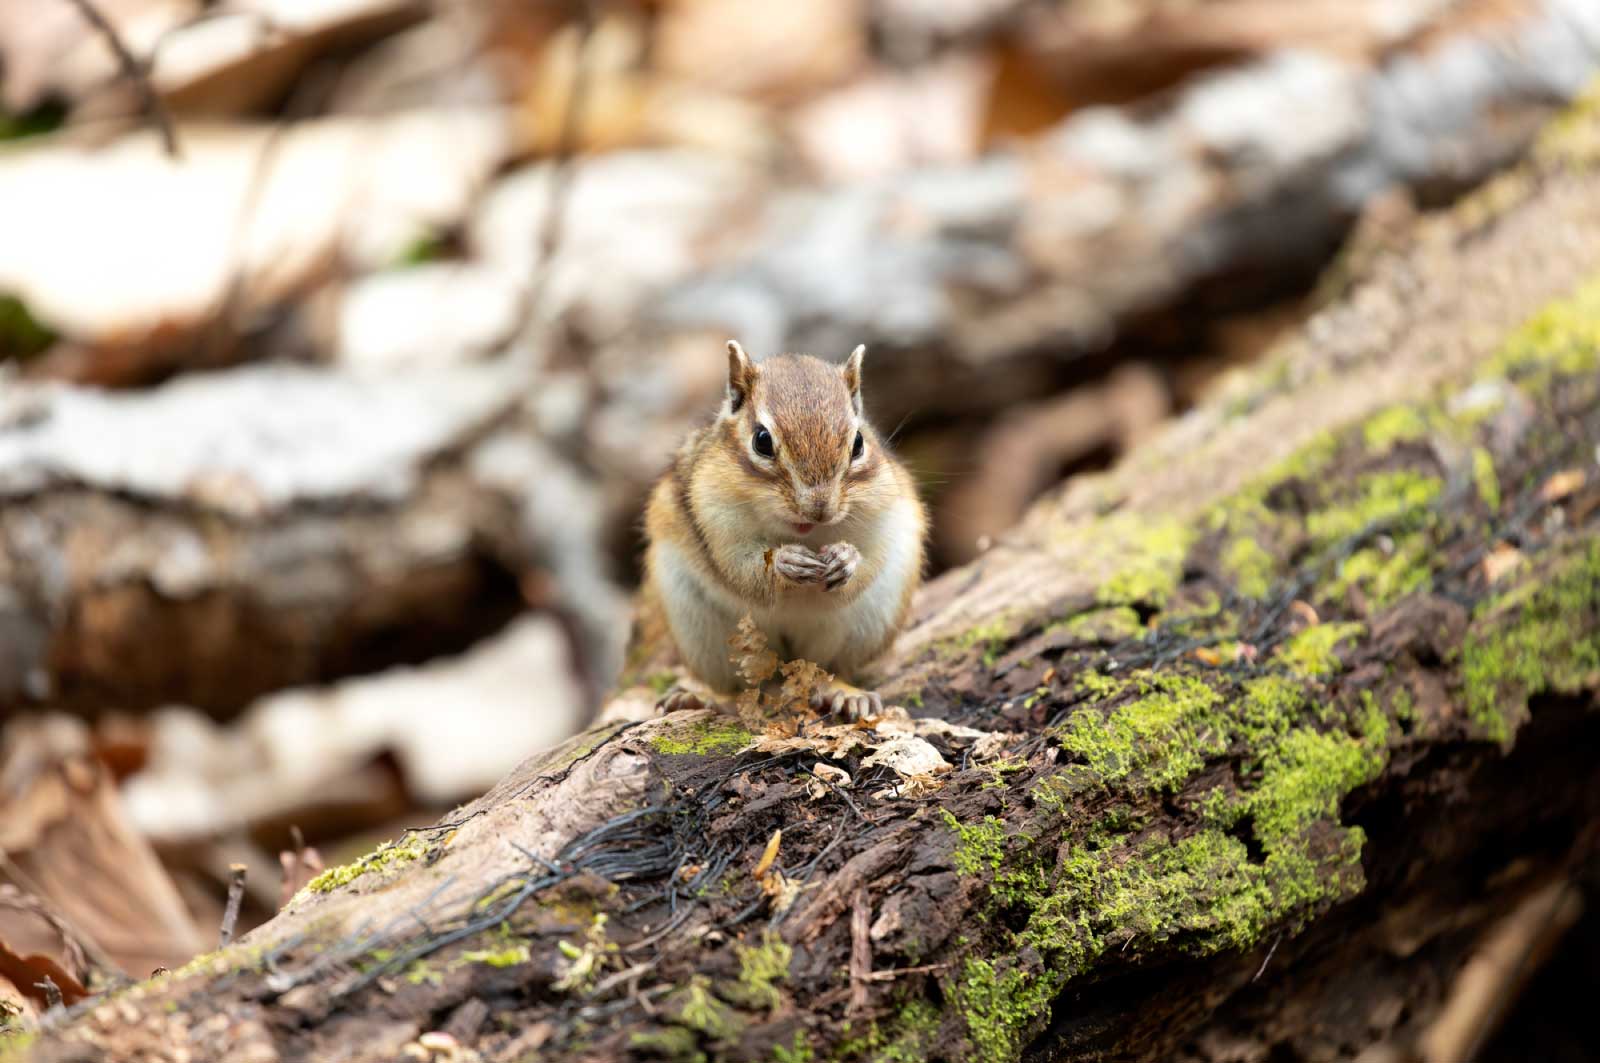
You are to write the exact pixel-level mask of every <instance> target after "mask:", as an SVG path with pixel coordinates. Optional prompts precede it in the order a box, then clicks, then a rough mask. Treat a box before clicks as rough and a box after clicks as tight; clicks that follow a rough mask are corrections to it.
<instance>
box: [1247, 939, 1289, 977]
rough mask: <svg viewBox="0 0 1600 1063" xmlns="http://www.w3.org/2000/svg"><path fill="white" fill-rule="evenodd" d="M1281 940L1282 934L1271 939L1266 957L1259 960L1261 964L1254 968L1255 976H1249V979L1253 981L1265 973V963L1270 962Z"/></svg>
mask: <svg viewBox="0 0 1600 1063" xmlns="http://www.w3.org/2000/svg"><path fill="white" fill-rule="evenodd" d="M1282 940H1283V935H1282V934H1279V935H1278V936H1277V937H1275V938H1273V939H1272V947H1271V948H1270V949H1268V950H1267V955H1266V958H1265V959H1263V960H1262V961H1261V966H1260V967H1259V968H1258V969H1257V970H1256V973H1255V977H1254V978H1251V979H1250V981H1252V982H1254V981H1256V979H1258V978H1260V977H1261V976H1262V975H1264V974H1266V973H1267V964H1269V963H1271V962H1272V957H1273V955H1274V954H1275V953H1276V952H1277V951H1278V943H1279V942H1281V941H1282Z"/></svg>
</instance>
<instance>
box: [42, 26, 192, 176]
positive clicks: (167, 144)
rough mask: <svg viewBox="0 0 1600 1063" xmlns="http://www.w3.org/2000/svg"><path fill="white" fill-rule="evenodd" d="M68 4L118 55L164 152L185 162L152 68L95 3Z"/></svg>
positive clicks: (120, 64) (125, 74)
mask: <svg viewBox="0 0 1600 1063" xmlns="http://www.w3.org/2000/svg"><path fill="white" fill-rule="evenodd" d="M67 3H69V4H71V5H72V6H73V7H75V8H77V9H78V13H79V14H80V15H82V16H83V17H84V19H85V20H86V21H87V22H88V23H89V24H90V25H92V26H93V27H94V28H95V29H96V30H97V31H98V32H99V34H100V36H102V37H104V38H105V41H106V43H107V44H108V45H110V46H111V50H112V51H113V52H115V53H116V56H117V64H118V65H119V66H121V67H122V75H123V76H124V77H126V78H127V79H128V80H129V81H131V82H133V86H134V88H135V89H137V90H138V92H139V100H140V103H141V105H142V106H143V109H144V113H145V115H146V116H147V117H149V119H150V121H151V122H152V123H154V124H155V127H156V130H157V131H158V132H159V133H160V134H161V147H162V148H163V150H165V151H166V153H167V155H168V156H169V157H170V158H173V159H180V158H182V157H183V153H182V152H181V151H180V150H178V132H177V130H176V129H175V128H174V127H173V124H172V114H171V112H169V111H168V110H167V105H166V104H165V103H163V102H162V100H161V94H160V93H158V92H157V91H156V87H155V85H154V84H152V83H151V81H150V69H149V67H148V66H147V65H146V64H145V63H144V62H142V61H140V59H139V57H138V56H136V55H134V54H133V52H132V51H131V50H130V49H129V48H128V43H127V42H126V41H124V40H123V39H122V34H121V33H119V32H117V27H116V26H114V25H113V24H112V23H111V20H110V19H108V18H106V16H105V15H104V13H102V12H101V11H100V9H99V8H97V7H95V6H94V3H93V2H92V0H67Z"/></svg>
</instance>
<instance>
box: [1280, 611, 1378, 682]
mask: <svg viewBox="0 0 1600 1063" xmlns="http://www.w3.org/2000/svg"><path fill="white" fill-rule="evenodd" d="M1364 630H1365V627H1364V625H1362V624H1353V623H1347V624H1312V625H1311V626H1310V627H1308V628H1306V629H1305V630H1304V631H1301V632H1299V633H1297V634H1296V635H1294V636H1293V637H1292V638H1290V639H1289V641H1287V642H1285V643H1284V644H1283V645H1282V646H1280V647H1279V648H1278V651H1277V653H1276V654H1274V655H1273V656H1274V658H1275V659H1276V660H1277V661H1278V663H1279V664H1281V665H1283V666H1284V667H1285V668H1287V669H1288V670H1289V671H1290V672H1293V673H1294V674H1295V675H1298V676H1306V677H1308V678H1320V677H1322V676H1330V675H1333V674H1335V673H1337V672H1338V671H1339V670H1340V669H1341V668H1342V667H1343V665H1342V664H1341V663H1340V661H1339V657H1338V655H1337V654H1335V653H1334V649H1335V648H1336V647H1337V646H1338V645H1339V643H1340V642H1342V641H1344V640H1345V639H1347V638H1352V637H1354V636H1356V635H1359V634H1360V633H1361V632H1362V631H1364Z"/></svg>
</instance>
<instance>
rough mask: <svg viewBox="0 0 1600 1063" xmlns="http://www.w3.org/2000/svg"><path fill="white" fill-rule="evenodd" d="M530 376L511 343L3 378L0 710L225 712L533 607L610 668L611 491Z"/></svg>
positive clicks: (436, 645)
mask: <svg viewBox="0 0 1600 1063" xmlns="http://www.w3.org/2000/svg"><path fill="white" fill-rule="evenodd" d="M531 380H532V374H531V372H530V371H529V370H528V369H527V367H526V366H525V365H523V364H522V363H521V362H520V361H519V360H516V359H505V360H502V361H500V362H496V363H493V364H486V365H470V366H460V367H451V368H445V369H436V370H429V371H418V372H415V373H410V374H398V375H396V374H385V373H382V372H361V371H356V370H349V371H337V372H330V371H323V370H312V369H305V368H298V367H290V366H254V367H243V368H239V369H233V370H227V371H224V372H219V373H211V374H195V375H193V376H191V377H185V378H180V379H178V380H176V381H173V382H172V383H170V384H167V385H165V386H163V387H161V388H157V389H154V390H152V391H148V392H139V393H125V394H122V393H98V392H91V391H87V390H80V389H75V388H48V387H42V388H34V387H30V386H18V387H15V388H13V389H9V390H6V391H5V392H4V394H3V395H0V711H3V710H8V709H13V708H22V707H31V706H51V707H66V708H79V709H83V710H85V711H104V710H105V709H107V708H114V709H123V710H132V709H140V708H145V707H148V706H153V705H161V704H164V703H169V702H179V703H183V704H188V705H192V706H195V707H197V708H202V709H207V710H211V711H213V712H216V713H219V714H229V713H233V712H236V711H238V710H239V709H240V708H242V707H244V706H245V705H247V704H249V702H250V701H251V700H252V699H254V698H256V697H259V696H261V695H263V694H266V693H269V692H272V691H276V690H279V689H282V688H284V687H287V686H294V685H303V684H312V683H319V682H327V681H329V680H332V679H336V678H340V677H343V676H348V675H356V674H364V673H369V672H374V671H378V670H380V669H382V668H385V667H388V666H390V665H394V664H397V663H408V662H412V661H419V660H424V659H427V658H431V657H434V656H438V655H441V654H447V653H453V652H458V651H460V650H462V649H465V648H466V647H467V646H468V645H470V644H472V643H473V642H475V641H476V640H478V639H480V638H482V637H483V636H485V635H487V634H489V633H492V632H493V631H495V630H497V629H498V628H499V627H500V626H502V625H504V624H505V623H506V622H508V621H509V620H510V619H511V618H512V617H513V616H514V615H516V613H517V612H519V611H520V610H522V609H525V608H527V607H529V606H530V605H531V606H533V607H536V608H548V609H551V610H552V611H554V612H555V613H556V614H557V615H558V616H561V617H564V618H565V620H566V622H567V625H568V627H569V628H570V629H571V630H572V632H573V633H574V643H575V648H576V650H577V651H578V655H579V656H580V658H581V659H582V662H583V663H584V664H587V665H588V666H589V667H591V668H592V669H593V671H592V672H591V673H590V679H591V681H594V677H595V676H598V675H601V674H607V673H608V670H609V669H611V668H613V667H614V665H613V664H612V663H611V661H613V660H614V659H615V657H616V656H617V655H618V654H619V653H620V650H621V646H620V641H621V640H620V639H619V638H618V637H617V635H616V633H615V631H616V627H617V624H618V617H619V616H620V615H621V612H620V608H619V602H618V595H617V593H616V592H615V591H614V590H613V587H612V584H611V583H610V582H609V579H608V574H607V572H606V571H605V569H606V565H605V562H604V561H603V559H602V553H601V547H600V546H599V545H598V544H597V542H596V541H595V540H596V538H597V536H598V532H597V531H596V529H595V527H594V524H595V522H597V521H598V520H599V518H600V503H599V501H598V500H597V499H595V498H594V497H592V496H593V495H594V493H595V492H594V488H593V487H592V486H591V485H590V484H589V482H588V481H587V480H586V479H585V478H584V477H583V476H582V475H581V474H580V473H578V471H577V470H576V469H574V468H572V467H571V466H570V465H569V464H568V463H567V462H566V461H565V460H564V459H562V458H561V457H560V456H559V455H558V454H557V453H556V452H555V451H554V450H553V449H552V448H551V447H550V446H549V445H548V444H547V443H546V442H544V441H543V439H542V437H541V434H540V433H539V431H538V429H537V426H536V425H535V424H534V423H533V418H532V417H531V416H530V415H529V413H528V412H527V410H526V409H525V406H524V397H525V391H526V389H527V388H528V387H529V386H530V382H531ZM113 441H114V442H113ZM557 572H559V574H560V575H559V578H557V577H555V576H554V575H553V573H557Z"/></svg>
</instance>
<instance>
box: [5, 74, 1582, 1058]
mask: <svg viewBox="0 0 1600 1063" xmlns="http://www.w3.org/2000/svg"><path fill="white" fill-rule="evenodd" d="M1597 143H1600V103H1596V102H1591V104H1590V105H1589V106H1588V107H1587V109H1586V110H1581V111H1579V112H1577V113H1576V114H1574V115H1572V116H1571V117H1569V118H1567V119H1566V120H1565V121H1564V123H1563V124H1562V125H1561V126H1560V127H1559V128H1558V129H1557V130H1556V131H1555V132H1553V133H1552V134H1551V135H1550V136H1549V137H1548V138H1547V139H1546V140H1545V141H1544V142H1543V143H1542V144H1541V146H1540V148H1539V150H1538V151H1537V152H1536V153H1535V157H1534V159H1533V161H1532V162H1530V163H1529V164H1528V165H1526V166H1524V167H1523V168H1522V169H1520V170H1519V171H1517V172H1515V173H1513V174H1510V175H1508V176H1506V177H1504V178H1501V179H1499V180H1497V181H1495V182H1494V183H1492V184H1491V185H1489V186H1488V187H1487V188H1485V189H1484V190H1482V191H1481V192H1480V193H1477V194H1475V195H1474V196H1472V197H1470V198H1469V199H1467V200H1465V201H1463V202H1461V203H1459V204H1457V205H1456V206H1455V207H1453V208H1452V209H1450V210H1449V211H1447V212H1444V213H1442V214H1440V215H1437V216H1433V217H1429V218H1425V219H1423V220H1421V221H1419V222H1418V223H1417V224H1416V226H1415V228H1414V229H1413V231H1412V232H1411V233H1410V234H1409V236H1408V238H1407V239H1406V240H1405V242H1404V247H1403V249H1402V250H1400V251H1397V252H1393V253H1383V254H1379V255H1378V256H1377V257H1376V258H1375V259H1374V260H1373V261H1372V262H1370V263H1369V264H1368V266H1367V267H1366V270H1367V271H1366V273H1365V275H1364V276H1363V277H1361V278H1359V279H1358V280H1357V281H1356V282H1355V283H1354V284H1353V285H1352V286H1351V288H1350V290H1349V294H1348V295H1347V296H1346V297H1345V298H1343V299H1342V300H1341V301H1340V302H1338V303H1337V304H1335V305H1332V306H1330V307H1328V308H1326V309H1325V310H1324V311H1322V312H1321V313H1319V314H1318V315H1317V316H1316V317H1315V318H1314V319H1313V320H1312V321H1311V322H1310V323H1309V324H1308V326H1307V327H1306V328H1305V330H1304V331H1303V332H1302V333H1301V334H1300V335H1298V336H1297V337H1296V338H1295V339H1294V340H1293V341H1292V342H1290V343H1288V344H1287V345H1285V346H1284V347H1283V348H1282V349H1280V350H1279V351H1277V352H1276V354H1275V356H1274V357H1273V358H1272V359H1271V360H1270V362H1269V364H1268V365H1267V366H1266V367H1265V368H1264V369H1262V370H1261V371H1260V372H1256V373H1254V374H1252V375H1251V376H1250V377H1249V378H1248V379H1246V380H1244V381H1242V382H1241V383H1239V384H1238V386H1236V387H1235V388H1234V389H1233V390H1231V391H1230V392H1227V393H1224V394H1222V395H1220V396H1219V397H1218V398H1217V399H1216V400H1215V401H1213V402H1211V403H1209V404H1207V405H1206V406H1204V407H1203V408H1201V409H1200V410H1198V411H1196V412H1195V413H1194V414H1192V415H1190V416H1189V417H1187V418H1185V419H1184V420H1182V421H1181V422H1179V423H1178V424H1177V425H1175V426H1174V427H1173V428H1172V429H1171V430H1170V431H1168V432H1167V433H1165V434H1164V435H1162V436H1161V437H1160V438H1158V439H1156V440H1154V441H1152V442H1150V443H1148V444H1147V445H1145V446H1143V447H1141V448H1140V449H1138V450H1137V451H1136V452H1135V453H1134V454H1133V455H1132V456H1131V457H1130V458H1129V459H1128V460H1127V461H1125V462H1123V463H1122V464H1121V465H1120V466H1119V467H1118V468H1117V469H1115V470H1114V471H1112V472H1111V473H1109V474H1107V475H1105V476H1102V477H1097V478H1093V479H1087V480H1081V481H1078V482H1075V483H1074V484H1073V485H1072V486H1071V487H1070V488H1069V489H1067V490H1066V491H1065V492H1064V493H1062V494H1060V495H1059V496H1058V497H1053V498H1050V499H1047V500H1045V501H1044V502H1042V503H1040V504H1039V505H1038V506H1036V507H1035V508H1034V509H1033V510H1032V511H1031V513H1030V515H1029V517H1028V518H1027V519H1026V520H1025V521H1024V523H1023V524H1022V525H1021V526H1020V527H1019V528H1017V529H1016V530H1015V531H1013V532H1012V533H1010V534H1008V535H1007V536H1005V537H1003V538H1002V539H1001V541H999V542H998V543H997V544H996V545H995V546H994V547H993V548H992V549H991V550H989V551H988V552H986V553H985V554H984V555H982V556H981V557H980V558H979V559H978V560H977V561H975V562H974V563H972V564H971V565H969V566H967V567H965V568H962V569H958V570H955V571H952V572H950V573H947V574H946V575H944V576H943V577H941V578H940V579H938V580H937V581H935V582H934V583H932V584H931V585H930V586H929V587H928V588H927V589H926V590H925V592H924V593H923V595H922V596H921V598H920V599H919V601H918V604H917V609H916V615H915V621H914V624H913V626H912V627H911V629H910V630H909V631H908V632H907V633H906V634H905V636H904V637H903V639H902V640H901V642H900V644H899V646H898V647H897V648H896V650H895V652H894V653H893V655H892V657H891V659H890V660H889V661H887V662H886V664H885V665H884V668H883V676H882V681H881V684H880V689H881V690H882V691H884V693H885V695H886V700H887V701H890V702H894V703H896V704H898V705H901V706H904V707H906V708H907V709H909V715H910V716H914V717H917V718H918V719H911V718H899V719H895V718H891V719H886V720H884V721H880V722H879V723H878V724H877V725H876V728H875V729H850V728H823V727H819V726H818V725H816V724H811V725H810V726H809V727H806V728H804V729H801V730H800V731H799V732H798V733H795V730H796V729H795V727H794V726H793V725H792V723H791V724H790V725H788V726H778V727H775V728H774V729H773V730H772V731H770V732H764V733H755V732H753V731H751V730H749V729H747V727H746V726H744V725H743V724H742V723H740V722H737V721H735V720H733V719H732V718H729V717H719V716H713V715H708V714H705V713H681V714H675V715H673V716H669V717H666V718H644V719H637V717H638V716H640V715H647V714H641V713H639V712H638V709H639V708H640V707H641V706H643V707H648V704H649V701H650V697H651V688H652V686H658V685H659V684H661V683H662V682H665V681H667V680H669V679H670V675H671V673H670V672H669V671H666V670H664V665H665V664H666V663H667V659H666V658H665V657H663V656H662V655H660V654H651V653H649V652H642V653H640V654H639V655H638V657H637V659H635V660H634V661H632V662H631V664H630V672H629V674H628V676H627V682H628V683H629V684H631V685H630V686H628V688H627V689H625V690H624V691H623V693H622V694H620V695H618V698H617V699H616V700H615V701H614V702H613V704H612V705H611V706H610V707H609V709H608V712H609V714H610V719H609V721H608V722H605V723H603V724H601V725H600V726H599V727H597V728H596V729H594V730H592V731H590V732H589V733H587V734H585V735H582V736H580V737H578V738H576V739H574V740H572V741H571V742H569V743H567V744H566V745H564V746H562V747H560V748H558V749H556V750H553V751H549V752H546V753H541V754H539V755H537V756H534V757H532V758H531V759H530V760H528V761H527V762H526V763H525V764H524V765H522V766H521V767H520V768H519V769H518V770H517V771H515V772H514V773H513V774H512V775H510V776H509V777H507V778H506V779H505V780H504V781H503V782H502V783H501V784H500V785H499V786H497V787H496V788H495V789H494V790H493V791H491V792H490V793H488V794H486V795H485V796H484V797H483V798H481V799H479V800H478V801H476V802H474V803H472V804H470V805H468V806H466V807H464V808H462V809H460V810H458V811H457V812H456V813H454V814H452V815H451V816H448V817H447V818H446V819H445V820H443V821H442V822H440V823H437V824H435V825H433V826H430V827H424V828H420V829H417V830H415V831H411V832H408V833H407V834H406V835H405V837H404V838H403V839H401V840H399V841H398V842H396V843H394V844H392V845H391V846H388V847H386V848H383V849H380V850H378V851H377V852H374V853H372V854H370V855H369V856H368V857H366V858H364V859H363V860H361V861H358V862H356V863H354V864H351V865H347V866H345V867H342V868H337V869H333V870H330V871H329V872H326V873H325V874H324V875H322V876H320V877H319V878H318V879H317V880H315V881H313V882H312V883H311V884H310V885H309V886H308V887H307V888H306V889H305V890H304V891H302V892H301V893H300V894H299V895H298V896H297V897H296V898H295V899H294V900H293V901H292V902H291V903H290V904H289V905H288V906H287V908H286V909H285V910H284V911H283V912H282V913H281V914H280V915H279V916H278V917H277V918H276V919H274V920H273V921H271V922H269V923H268V924H266V925H265V926H263V927H261V928H260V929H258V930H256V931H255V932H253V933H251V934H250V935H248V936H247V937H246V938H244V939H243V940H242V941H240V942H238V943H236V944H234V945H233V946H231V947H229V948H227V949H224V950H222V951H220V952H218V953H215V954H212V955H209V956H206V957H202V958H201V959H199V960H197V961H195V963H193V964H192V965H190V967H188V968H186V969H184V970H182V971H179V972H176V973H174V974H172V975H168V976H163V977H160V978H156V979H153V980H151V981H149V982H146V983H143V984H140V985H138V986H136V987H133V988H131V989H127V990H125V991H123V992H121V993H118V994H117V995H115V996H114V997H111V998H108V999H104V1000H99V1001H93V1002H90V1003H88V1004H84V1005H80V1006H78V1008H77V1009H75V1010H74V1011H73V1012H72V1013H71V1014H70V1015H69V1017H68V1019H67V1021H64V1022H60V1023H56V1024H53V1025H52V1026H51V1028H50V1029H49V1030H48V1031H46V1032H45V1033H44V1034H43V1035H42V1036H41V1037H40V1038H39V1040H38V1041H37V1042H36V1043H35V1047H34V1054H35V1056H36V1058H38V1059H41V1060H67V1059H91V1058H95V1059H99V1058H118V1059H121V1058H149V1059H176V1058H180V1057H182V1058H209V1059H227V1060H252V1061H267V1060H290V1059H319V1060H324V1059H325V1060H369V1059H370V1060H377V1059H391V1058H416V1059H446V1058H449V1059H464V1058H482V1059H486V1060H513V1059H525V1058H529V1057H532V1056H535V1055H536V1056H537V1058H541V1059H574V1060H577V1059H590V1060H600V1059H608V1060H609V1059H661V1058H665V1059H677V1060H696V1059H708V1058H717V1059H776V1060H797V1059H839V1060H851V1059H863V1060H865V1059H878V1060H905V1059H930V1060H966V1059H978V1060H1010V1059H1019V1058H1024V1059H1039V1060H1074V1059H1081V1060H1090V1059H1095V1060H1099V1059H1138V1060H1165V1059H1183V1060H1208V1061H1219V1060H1223V1059H1265V1058H1272V1059H1329V1058H1354V1057H1355V1056H1356V1055H1358V1054H1359V1053H1360V1052H1362V1051H1363V1050H1365V1049H1368V1048H1369V1047H1372V1046H1374V1045H1379V1046H1382V1045H1397V1046H1400V1047H1401V1048H1402V1049H1404V1048H1405V1047H1406V1046H1409V1045H1411V1044H1414V1043H1416V1042H1418V1040H1419V1039H1420V1038H1421V1035H1422V1033H1423V1032H1424V1031H1425V1030H1426V1028H1427V1026H1428V1024H1429V1021H1430V1020H1431V1018H1432V1017H1433V1016H1435V1015H1437V1014H1438V1013H1439V1012H1440V1010H1441V1009H1442V1008H1443V1007H1444V1000H1445V996H1446V989H1447V986H1446V985H1445V982H1446V981H1447V979H1448V975H1449V973H1450V972H1452V971H1455V970H1458V969H1459V968H1460V967H1461V966H1462V965H1463V964H1465V963H1466V962H1467V960H1468V958H1469V957H1471V956H1472V955H1474V952H1475V946H1476V944H1477V942H1478V937H1479V934H1480V932H1481V931H1483V930H1484V929H1485V928H1487V927H1489V926H1490V925H1492V924H1493V923H1494V922H1495V920H1496V917H1497V916H1498V915H1499V913H1501V912H1503V911H1505V910H1506V909H1507V908H1509V907H1511V906H1513V905H1514V904H1516V903H1517V902H1518V901H1519V900H1520V899H1521V898H1524V897H1527V896H1530V895H1531V894H1532V893H1534V892H1535V891H1536V890H1538V889H1539V888H1540V887H1541V886H1542V885H1543V884H1544V883H1546V882H1547V881H1549V880H1550V879H1551V878H1553V877H1554V876H1557V875H1568V876H1572V877H1578V878H1581V877H1582V876H1581V874H1579V872H1581V871H1582V870H1583V868H1584V867H1585V866H1586V865H1587V864H1588V863H1589V862H1592V860H1593V858H1594V852H1593V845H1592V839H1593V837H1594V829H1595V825H1596V824H1597V823H1600V790H1597V788H1596V787H1595V786H1594V785H1593V773H1592V766H1593V756H1594V750H1595V749H1596V748H1597V747H1600V745H1597V744H1600V714H1597V713H1595V712H1594V711H1593V710H1594V709H1595V707H1596V702H1595V694H1596V692H1597V691H1600V469H1597V464H1600V455H1597V454H1596V453H1595V444H1596V441H1597V440H1600V280H1596V278H1597V277H1600V151H1597V150H1596V147H1595V146H1596V144H1597ZM645 649H646V651H648V650H649V649H650V647H648V646H646V647H645ZM745 652H754V651H753V649H751V648H749V647H747V648H746V650H745ZM535 704H536V693H532V692H531V693H530V708H532V707H533V706H534V705H535ZM630 713H631V714H632V716H633V717H634V718H633V719H630V718H629V717H630Z"/></svg>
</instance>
